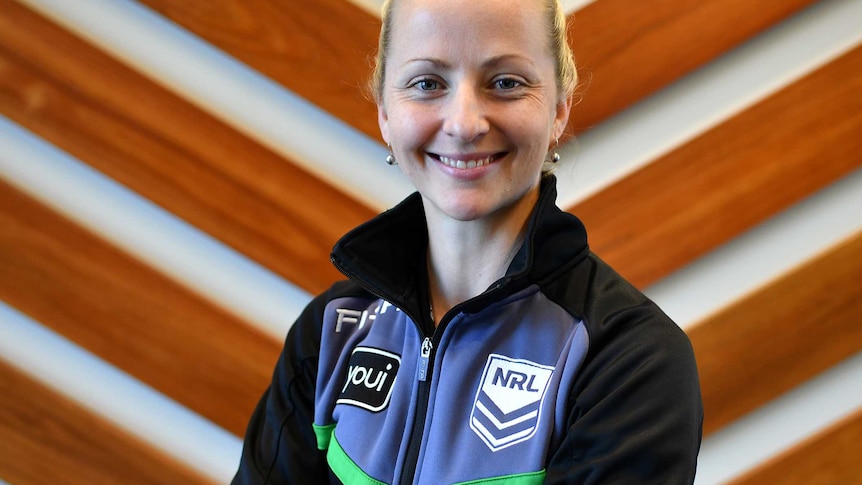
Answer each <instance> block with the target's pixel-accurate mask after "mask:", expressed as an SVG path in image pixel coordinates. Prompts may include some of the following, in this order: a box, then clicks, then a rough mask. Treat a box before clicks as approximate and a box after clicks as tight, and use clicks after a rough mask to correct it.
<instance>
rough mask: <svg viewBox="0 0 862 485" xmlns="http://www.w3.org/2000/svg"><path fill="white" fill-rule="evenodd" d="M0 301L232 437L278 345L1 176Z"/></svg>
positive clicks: (242, 425) (268, 373) (239, 428)
mask: <svg viewBox="0 0 862 485" xmlns="http://www.w3.org/2000/svg"><path fill="white" fill-rule="evenodd" d="M0 299H2V300H3V301H6V302H8V303H9V304H10V305H12V306H14V307H15V308H18V309H19V310H20V311H22V312H23V313H26V314H28V315H29V316H30V317H32V318H33V319H34V320H36V321H38V322H41V323H43V324H45V325H46V326H48V327H50V328H52V329H54V330H55V331H57V332H58V333H60V334H62V335H63V336H65V337H66V338H68V339H69V340H71V341H73V342H75V343H76V344H78V345H80V346H82V347H84V348H86V349H88V350H89V351H90V352H92V353H94V354H96V355H98V356H99V357H101V358H103V359H105V360H106V361H108V362H110V363H111V364H113V365H114V366H116V367H119V368H120V369H122V370H124V371H125V372H127V373H129V374H131V375H133V376H135V377H137V378H138V379H140V380H141V381H143V382H144V383H146V384H148V385H150V386H151V387H154V388H156V389H158V390H159V391H161V392H163V393H164V394H166V395H168V396H170V397H171V398H173V399H174V400H176V401H178V402H180V403H181V404H183V405H185V406H187V407H189V408H191V409H192V410H194V411H195V412H197V413H199V414H201V415H203V416H204V417H206V418H208V419H210V420H211V421H213V422H215V423H217V424H219V425H221V426H222V427H224V428H226V429H227V430H229V431H231V432H233V433H235V434H237V435H242V434H244V432H245V426H246V423H247V422H248V418H249V416H250V415H251V412H252V410H253V409H254V406H255V404H256V403H257V400H258V399H259V398H260V395H261V394H262V392H263V390H264V388H265V387H266V386H267V385H268V384H269V380H270V376H271V373H272V369H273V367H274V365H275V361H276V359H277V357H278V353H279V351H280V349H281V345H280V342H278V341H276V340H275V339H272V338H271V337H269V336H266V335H264V334H263V333H262V332H260V331H259V330H257V329H255V328H254V327H251V326H250V325H247V324H245V323H244V322H242V321H240V320H238V319H237V318H235V317H233V316H231V315H230V314H228V313H227V312H225V311H223V310H221V309H220V308H218V307H216V306H214V305H213V304H211V303H209V302H207V301H206V300H204V299H202V298H201V297H199V296H197V295H195V294H193V293H192V292H191V291H190V290H188V289H186V288H184V287H182V286H181V285H179V284H178V283H176V282H174V281H172V280H170V279H169V278H167V277H165V276H163V275H161V274H160V273H157V272H155V271H154V270H152V269H151V268H149V267H148V266H145V265H144V264H142V263H141V262H139V261H138V260H136V259H135V258H133V257H131V256H129V255H127V254H125V253H123V252H120V251H119V250H117V249H116V248H114V247H112V246H111V245H109V244H107V243H106V242H104V241H103V240H101V239H99V238H98V237H96V236H94V235H93V234H91V233H89V232H87V231H85V230H83V229H81V228H80V227H79V226H77V225H75V224H74V223H72V222H71V221H69V220H67V219H65V218H64V217H61V216H60V215H58V214H56V213H55V212H53V211H51V210H49V209H47V208H46V207H44V206H42V205H41V204H39V203H37V202H36V201H34V200H33V199H31V198H29V197H28V196H26V195H24V194H22V193H21V192H19V191H18V190H17V189H16V188H14V187H12V186H10V185H8V184H6V183H5V182H2V181H0Z"/></svg>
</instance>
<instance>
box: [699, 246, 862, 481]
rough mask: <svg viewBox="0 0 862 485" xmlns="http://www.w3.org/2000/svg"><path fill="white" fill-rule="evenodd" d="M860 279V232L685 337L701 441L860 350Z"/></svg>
mask: <svg viewBox="0 0 862 485" xmlns="http://www.w3.org/2000/svg"><path fill="white" fill-rule="evenodd" d="M860 274H862V233H858V234H856V235H855V236H854V237H852V238H850V239H849V240H847V241H845V242H843V243H842V244H840V245H838V246H837V247H835V248H833V249H832V250H830V251H828V252H826V253H824V254H822V255H821V256H819V257H817V258H815V259H813V260H812V261H810V262H808V263H806V264H804V265H803V266H801V267H799V268H797V269H796V270H794V271H792V272H789V273H788V274H786V275H785V276H783V277H781V278H780V279H778V280H776V281H774V282H773V283H771V284H769V285H767V286H765V287H764V288H762V289H760V290H758V291H756V292H754V293H752V294H750V295H748V296H747V297H745V298H744V299H742V300H740V301H738V302H736V303H734V304H733V305H731V306H729V307H728V308H726V309H724V310H722V311H720V312H718V313H717V314H715V315H713V316H711V317H709V318H708V319H707V320H705V321H703V322H701V323H700V324H698V325H696V326H695V327H693V328H691V329H689V330H688V335H689V337H690V338H691V342H692V345H693V346H694V351H695V357H696V358H697V365H698V371H699V372H700V380H701V388H702V391H703V405H704V414H705V421H704V434H705V435H706V434H709V433H712V432H714V431H716V430H718V429H719V428H721V427H722V426H724V425H726V424H728V423H730V422H731V421H733V420H735V419H737V418H739V417H741V416H743V415H744V414H746V413H748V412H750V411H753V410H754V409H756V408H757V407H759V406H761V405H763V404H765V403H767V402H769V401H770V400H772V399H774V398H776V397H778V396H779V395H781V394H782V393H784V392H787V391H789V390H791V389H793V388H794V387H796V386H798V385H800V384H802V383H803V382H805V381H807V380H808V379H811V378H813V377H814V376H816V375H817V374H819V373H821V372H823V371H825V370H827V369H829V368H830V367H832V366H834V365H835V364H837V363H839V362H840V361H842V360H843V359H845V358H847V357H849V356H851V355H854V354H856V353H857V352H859V351H862V325H859V321H860V320H859V319H860V315H862V278H860V277H859V275H860ZM761 483H777V482H761Z"/></svg>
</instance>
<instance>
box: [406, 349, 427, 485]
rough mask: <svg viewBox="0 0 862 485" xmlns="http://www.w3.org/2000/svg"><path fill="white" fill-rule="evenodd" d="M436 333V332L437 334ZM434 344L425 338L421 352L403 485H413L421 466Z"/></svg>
mask: <svg viewBox="0 0 862 485" xmlns="http://www.w3.org/2000/svg"><path fill="white" fill-rule="evenodd" d="M435 333H436V332H435ZM433 351H434V344H433V342H432V341H431V337H425V340H423V341H422V347H421V349H420V350H419V365H418V369H417V372H416V380H417V381H419V388H418V390H417V392H416V394H417V396H416V418H415V419H414V420H413V427H412V430H411V432H410V442H409V443H408V444H407V453H406V455H405V457H404V469H403V470H401V480H400V483H402V484H410V483H413V480H414V479H415V478H416V467H417V466H418V465H419V449H420V448H421V447H422V435H423V434H424V430H425V420H426V419H427V417H428V416H427V414H428V401H430V397H431V372H432V371H433V368H432V366H431V362H432V361H431V354H432V353H433Z"/></svg>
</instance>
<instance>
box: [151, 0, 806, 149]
mask: <svg viewBox="0 0 862 485" xmlns="http://www.w3.org/2000/svg"><path fill="white" fill-rule="evenodd" d="M814 1H815V0H767V1H762V2H751V1H748V0H675V1H667V0H645V1H639V2H632V1H630V0H601V1H598V2H594V3H592V4H590V5H587V6H586V7H584V8H583V9H581V10H580V11H578V12H577V13H576V14H574V15H572V16H571V17H570V24H571V26H572V32H571V35H570V43H571V44H572V46H573V48H574V51H575V56H576V58H577V61H578V64H579V65H580V66H581V67H580V70H581V75H582V78H583V80H584V82H583V83H582V85H583V86H582V88H581V89H579V96H578V98H579V101H580V104H579V105H578V106H577V107H576V108H575V110H574V112H573V115H572V119H571V122H570V124H569V129H570V131H571V132H580V131H583V130H584V129H587V128H589V127H591V126H593V125H595V124H597V123H599V122H600V121H602V120H604V119H605V118H607V117H609V116H611V115H613V114H615V113H617V112H619V111H621V110H622V109H625V108H626V107H628V106H629V105H631V104H633V103H635V102H637V101H639V100H640V99H642V98H644V97H646V96H648V95H650V94H652V93H653V92H655V91H656V90H658V89H660V88H662V87H664V86H666V85H668V84H670V83H672V82H674V81H675V80H677V79H678V78H680V77H682V76H684V75H685V74H687V73H689V72H691V71H692V70H694V69H696V68H697V67H700V66H701V65H703V64H705V63H706V62H708V61H710V60H712V59H713V58H715V57H718V56H720V55H721V54H723V53H724V52H726V51H728V50H730V49H732V48H733V47H735V46H737V45H738V44H740V43H742V42H744V41H746V40H748V39H749V38H750V37H752V36H754V35H756V34H758V33H759V32H761V31H762V30H764V29H765V28H767V27H769V26H771V25H773V24H775V23H777V22H779V21H780V20H782V19H784V18H786V17H787V16H789V15H791V14H793V13H795V12H796V11H798V10H799V9H801V8H803V7H805V6H807V5H810V4H812V3H814ZM143 3H145V4H147V5H149V6H150V7H152V8H153V9H155V10H157V11H158V12H160V13H162V14H163V15H165V16H166V17H168V18H170V19H172V20H174V21H176V22H177V23H179V24H181V25H182V26H184V27H185V28H187V29H189V30H190V31H192V32H194V33H195V34H197V35H199V36H201V37H202V38H204V39H207V40H208V41H210V42H212V43H213V44H215V45H217V46H219V47H221V48H222V49H224V50H225V51H227V52H229V53H231V54H232V55H233V56H235V57H236V58H238V59H240V60H242V61H243V62H245V63H246V64H248V65H250V66H252V67H253V68H255V69H257V70H259V71H260V72H262V73H264V74H266V75H267V76H269V77H271V78H273V79H275V80H277V81H278V82H280V83H281V84H283V85H284V86H286V87H288V88H289V89H291V90H292V91H294V92H296V93H298V94H299V95H300V96H303V97H305V98H306V99H308V100H310V101H312V102H313V103H315V104H317V105H318V106H321V107H322V108H324V109H325V110H327V111H329V112H330V113H331V114H333V115H335V116H337V117H338V118H340V119H342V120H343V121H345V122H346V123H349V124H351V125H353V126H354V127H356V128H357V129H359V130H360V131H363V132H365V133H366V134H368V135H369V136H372V137H374V138H379V136H380V135H379V130H378V127H377V122H376V120H377V118H376V114H375V112H374V107H373V106H372V104H371V103H370V102H369V101H367V100H365V99H364V98H363V97H362V95H361V93H360V91H361V90H360V89H358V87H359V86H363V85H364V83H365V81H366V80H367V79H368V77H369V72H370V67H369V66H370V62H369V61H368V60H367V59H370V58H371V56H372V54H373V52H374V49H375V48H376V43H377V42H376V40H377V39H376V37H377V35H378V31H379V28H380V27H379V26H380V21H379V19H378V18H376V17H373V16H371V15H369V14H368V13H366V12H364V11H362V10H360V9H359V8H357V7H356V6H354V5H352V4H351V2H349V1H347V0H326V1H323V2H315V3H314V6H313V7H311V6H310V5H308V4H305V3H302V2H275V3H273V2H267V1H265V0H254V1H247V0H186V1H183V2H178V1H176V0H143ZM730 26H732V28H730ZM323 53H325V54H323ZM316 54H319V55H316ZM336 60H337V62H335V61H336Z"/></svg>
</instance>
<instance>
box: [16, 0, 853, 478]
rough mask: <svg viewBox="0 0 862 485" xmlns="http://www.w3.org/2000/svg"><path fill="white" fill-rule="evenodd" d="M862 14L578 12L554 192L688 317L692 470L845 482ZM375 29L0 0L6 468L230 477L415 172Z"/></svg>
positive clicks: (332, 7)
mask: <svg viewBox="0 0 862 485" xmlns="http://www.w3.org/2000/svg"><path fill="white" fill-rule="evenodd" d="M372 3H373V2H372ZM854 18H855V19H856V21H855V23H854V20H853V19H854ZM859 18H862V0H820V1H819V2H817V1H813V0H780V1H779V0H766V1H761V2H750V1H746V0H671V1H657V0H640V1H632V0H628V1H627V0H597V1H595V2H592V3H588V4H586V5H584V6H580V7H578V8H577V9H576V10H575V11H572V12H570V20H571V22H572V23H571V25H572V33H571V36H570V37H571V38H570V41H571V43H572V45H573V48H574V50H575V53H576V57H577V60H578V64H579V66H580V71H581V78H582V85H581V87H580V88H579V91H578V95H577V96H578V101H579V102H578V104H577V106H575V108H574V109H573V112H572V119H571V123H570V125H569V133H570V135H574V136H573V137H570V138H569V140H568V141H567V143H566V145H565V146H564V147H563V154H564V162H563V163H564V166H563V168H561V170H560V171H559V177H560V179H561V180H560V186H561V195H560V203H561V204H563V205H564V206H565V208H567V209H569V210H570V211H571V212H573V213H575V214H576V215H578V216H579V217H581V218H582V219H583V220H584V222H585V223H586V225H587V227H588V230H589V234H590V239H591V245H592V247H593V250H594V251H596V252H597V253H598V254H599V255H601V256H602V257H603V258H604V259H606V260H607V261H608V262H610V263H611V264H612V265H613V266H614V267H616V268H617V269H618V270H619V271H620V272H621V273H622V274H623V275H625V276H627V277H628V278H629V279H631V280H632V281H633V282H634V283H636V284H637V285H638V286H640V287H642V288H644V289H645V291H647V293H648V294H649V295H650V296H652V297H653V298H655V299H656V300H657V301H658V302H659V303H660V304H661V305H662V306H663V307H665V308H666V310H667V311H668V313H670V314H671V316H673V317H674V318H675V319H677V321H678V322H679V323H680V325H681V326H682V327H683V328H684V329H685V330H686V331H687V332H688V333H689V335H690V337H691V339H692V342H693V344H694V347H695V351H696V355H697V359H698V365H699V368H700V373H701V381H702V386H703V395H704V404H705V408H706V422H705V433H706V440H705V442H704V448H703V451H702V454H701V472H700V474H699V477H698V483H730V482H733V483H851V482H853V481H854V480H862V466H860V465H859V463H858V460H853V459H852V456H851V455H852V454H848V453H847V451H848V449H850V448H851V446H850V445H848V443H853V441H854V440H855V441H859V440H860V439H862V428H860V425H859V423H860V412H862V394H860V393H862V391H860V389H862V386H859V385H858V383H859V380H858V379H859V376H860V375H862V371H860V369H862V362H860V358H859V357H860V355H862V354H860V350H862V197H860V195H859V194H862V170H860V165H862V136H860V134H862V29H860V28H859V26H858V25H859V22H858V19H859ZM378 29H379V18H378V17H377V16H375V15H374V14H372V13H369V11H368V10H367V9H364V8H361V7H359V6H357V5H356V4H353V3H350V2H348V1H347V0H316V1H314V2H295V1H279V2H275V1H266V0H253V1H249V0H184V1H180V0H142V1H141V2H140V3H138V2H131V1H126V0H123V1H103V0H81V1H79V2H63V1H59V0H57V1H55V0H0V115H2V116H0V310H2V311H0V341H2V342H0V409H2V411H0V480H5V481H7V482H9V483H13V484H27V483H56V482H57V480H60V479H62V480H63V481H64V482H68V483H116V482H126V483H139V482H147V483H150V482H152V483H178V482H195V483H198V482H199V483H219V482H226V481H227V480H228V479H229V477H230V474H231V473H232V470H233V469H234V468H235V466H236V460H237V459H238V452H239V443H240V441H239V440H240V438H239V437H240V436H241V435H242V433H243V430H244V426H245V422H246V420H247V418H248V416H249V414H250V412H251V409H252V407H253V406H254V404H255V402H256V401H257V399H258V397H259V395H260V393H261V392H262V390H263V389H264V387H265V386H266V385H267V382H268V378H269V373H270V371H271V368H272V365H273V363H274V360H275V358H276V357H277V355H278V351H279V348H280V341H281V338H282V336H283V334H284V332H286V330H287V328H288V327H289V325H290V322H291V321H292V319H293V318H294V317H295V316H296V315H297V313H298V311H299V309H300V308H301V307H302V305H303V304H304V303H305V302H306V301H307V300H308V298H309V297H310V296H309V295H311V294H314V293H316V292H319V291H321V290H322V289H324V288H326V287H327V286H328V285H329V284H330V283H331V282H333V281H334V280H336V279H337V278H338V277H339V275H338V274H337V272H336V271H335V270H334V269H333V268H332V267H331V265H330V264H329V260H328V252H329V249H330V248H331V246H332V244H333V243H334V242H335V241H336V239H337V238H338V237H339V236H340V235H341V234H343V233H344V232H345V231H347V230H348V229H350V228H352V227H354V226H355V225H357V224H359V223H360V222H362V221H364V220H366V219H368V218H369V217H371V216H372V215H373V214H375V213H376V212H378V211H380V210H382V209H385V208H386V207H388V206H390V205H392V204H393V203H394V202H395V201H397V200H398V198H399V197H401V196H402V195H404V194H405V193H406V192H407V191H409V187H408V186H407V185H406V183H405V181H404V180H403V179H402V178H399V176H398V175H397V172H396V173H393V171H394V170H396V169H393V168H390V167H388V166H386V164H385V163H384V162H383V159H382V157H383V156H384V155H385V150H384V149H383V147H382V146H381V144H380V142H379V135H378V132H377V125H376V113H375V108H374V106H373V105H372V104H371V103H370V102H369V101H368V100H367V99H366V98H364V97H363V95H362V94H361V86H362V85H363V83H364V81H365V79H367V75H368V70H369V64H368V59H369V56H370V55H371V53H372V51H373V48H374V46H375V42H376V34H377V31H378ZM61 356H63V357H61ZM85 369H94V370H86V371H85ZM103 375H104V376H105V377H104V379H102V378H100V377H99V376H103ZM854 382H855V384H854ZM116 386H123V387H116ZM118 389H128V391H123V392H118V391H117V390H118ZM832 389H839V391H834V390H832ZM130 396H134V401H123V399H128V398H130ZM820 402H829V403H830V405H829V406H821V405H818V403H820ZM124 403H131V404H124ZM826 407H828V409H825V408H826ZM118 408H120V409H121V411H117V409H118ZM789 409H798V410H799V412H798V413H797V414H790V415H788V414H787V413H788V412H789V411H788V410H789ZM800 415H801V416H805V418H802V419H800V418H799V417H798V416H800ZM785 416H790V417H785ZM776 423H777V424H776ZM770 426H772V427H770ZM165 427H167V428H171V430H170V432H173V433H175V434H173V435H169V434H166V433H168V431H165V432H161V431H160V430H161V429H162V428H165ZM776 427H777V428H780V429H781V430H782V432H783V433H784V434H780V433H778V434H776V433H775V432H774V431H773V430H774V429H776ZM204 436H212V437H214V438H212V439H204ZM59 477H62V478H59ZM791 480H792V481H791Z"/></svg>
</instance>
